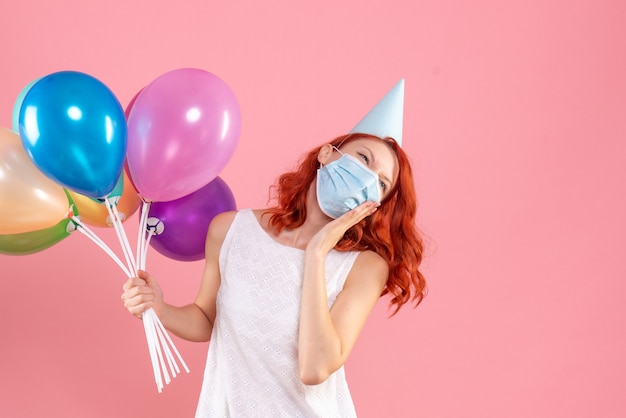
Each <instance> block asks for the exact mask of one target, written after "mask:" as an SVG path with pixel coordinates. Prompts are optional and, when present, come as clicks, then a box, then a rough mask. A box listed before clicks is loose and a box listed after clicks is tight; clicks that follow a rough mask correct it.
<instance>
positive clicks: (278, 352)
mask: <svg viewBox="0 0 626 418" xmlns="http://www.w3.org/2000/svg"><path fill="white" fill-rule="evenodd" d="M357 255H358V253H357V252H339V251H335V250H332V251H331V252H330V253H329V254H328V256H327V258H326V287H327V292H328V303H329V307H330V306H331V305H332V304H333V302H334V301H335V298H336V297H337V294H338V293H339V292H340V291H341V289H342V288H343V285H344V283H345V280H346V277H347V275H348V272H349V271H350V269H351V268H352V265H353V264H354V261H355V259H356V257H357ZM219 265H220V273H221V284H220V288H219V291H218V295H217V315H216V318H215V324H214V327H213V334H212V335H211V342H210V343H209V352H208V356H207V362H206V369H205V372H204V380H203V384H202V390H201V393H200V400H199V403H198V407H197V411H196V417H324V418H330V417H355V416H356V413H355V410H354V404H353V403H352V398H351V396H350V392H349V390H348V384H347V382H346V377H345V372H344V369H343V367H342V368H340V369H339V370H337V371H336V372H335V373H333V374H332V375H331V376H330V377H329V378H328V379H327V380H326V381H325V382H323V383H321V384H319V385H314V386H308V385H304V384H302V382H301V381H300V378H299V373H298V353H297V350H298V320H299V316H300V300H301V295H302V278H303V272H304V251H303V250H300V249H297V248H293V247H288V246H285V245H282V244H280V243H278V242H277V241H275V240H274V239H273V238H272V237H270V236H269V235H268V234H267V233H266V232H265V230H264V229H263V228H262V227H261V225H260V224H259V222H258V220H257V218H256V216H255V215H254V213H253V212H252V211H251V210H250V209H245V210H241V211H240V212H239V213H237V215H236V216H235V219H234V220H233V223H232V225H231V227H230V229H229V231H228V232H227V234H226V237H225V240H224V243H223V245H222V248H221V252H220V256H219Z"/></svg>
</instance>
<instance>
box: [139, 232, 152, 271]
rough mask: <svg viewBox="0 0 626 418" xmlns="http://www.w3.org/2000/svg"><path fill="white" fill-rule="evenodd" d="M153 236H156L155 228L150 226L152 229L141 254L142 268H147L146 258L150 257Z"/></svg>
mask: <svg viewBox="0 0 626 418" xmlns="http://www.w3.org/2000/svg"><path fill="white" fill-rule="evenodd" d="M153 236H154V228H150V231H148V237H147V238H146V240H145V242H144V249H143V253H142V254H141V264H140V267H139V268H140V269H142V270H143V269H145V268H146V259H147V258H148V248H150V240H151V239H152V237H153Z"/></svg>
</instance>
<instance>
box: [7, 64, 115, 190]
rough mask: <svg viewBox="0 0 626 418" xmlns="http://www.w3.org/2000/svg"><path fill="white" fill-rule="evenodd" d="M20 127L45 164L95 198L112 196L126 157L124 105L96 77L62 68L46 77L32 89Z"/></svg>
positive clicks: (45, 169)
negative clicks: (110, 194)
mask: <svg viewBox="0 0 626 418" xmlns="http://www.w3.org/2000/svg"><path fill="white" fill-rule="evenodd" d="M19 131H20V136H21V138H22V144H23V145H24V148H25V149H26V152H27V154H28V155H29V157H30V158H31V160H32V161H33V163H34V164H35V165H36V166H37V168H39V170H40V171H41V172H42V173H43V174H45V175H46V176H47V177H49V178H50V179H52V180H54V181H56V182H57V183H59V184H60V185H62V186H63V187H65V188H68V189H70V190H73V191H75V192H77V193H80V194H82V195H85V196H88V197H91V198H102V197H105V196H107V195H108V194H109V193H110V192H111V191H112V190H113V189H114V188H115V186H116V184H117V181H118V179H119V178H120V175H121V172H122V169H123V165H124V159H125V157H126V145H127V134H126V132H127V127H126V118H125V116H124V109H123V108H122V105H121V104H120V102H119V101H118V100H117V98H116V97H115V95H114V94H113V93H112V92H111V90H110V89H109V88H108V87H107V86H105V85H104V84H103V83H102V82H100V81H99V80H97V79H96V78H94V77H92V76H90V75H88V74H84V73H80V72H76V71H61V72H57V73H53V74H50V75H47V76H45V77H42V78H41V79H40V80H39V81H37V82H36V83H35V84H34V85H33V86H32V87H30V89H29V90H28V92H27V93H26V95H25V96H24V100H23V102H22V106H21V108H20V113H19Z"/></svg>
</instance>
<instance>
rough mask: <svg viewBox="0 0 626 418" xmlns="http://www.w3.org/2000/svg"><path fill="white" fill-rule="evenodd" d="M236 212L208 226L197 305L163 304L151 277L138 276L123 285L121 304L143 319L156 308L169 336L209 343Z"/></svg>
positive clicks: (226, 214) (159, 290)
mask: <svg viewBox="0 0 626 418" xmlns="http://www.w3.org/2000/svg"><path fill="white" fill-rule="evenodd" d="M234 216H235V212H227V213H222V214H219V215H217V216H215V217H214V218H213V220H212V222H211V225H210V226H209V230H208V232H207V238H206V244H205V265H204V273H203V276H202V282H201V283H200V289H199V290H198V294H197V296H196V299H195V301H194V303H191V304H189V305H185V306H181V307H177V306H173V305H170V304H167V303H165V302H164V301H163V293H162V291H161V289H160V287H159V285H158V283H157V282H156V280H154V278H153V277H152V276H150V275H149V274H148V273H146V272H141V271H140V272H139V274H138V277H134V278H131V279H129V280H128V281H127V282H126V283H125V284H124V293H123V294H122V300H123V301H124V306H126V308H127V309H128V311H129V312H130V313H131V314H133V315H135V316H137V317H139V318H141V315H142V314H143V312H144V311H145V310H146V309H148V308H154V310H155V312H156V313H157V315H158V317H159V319H160V320H161V322H162V323H163V325H164V326H165V328H167V329H168V330H169V331H170V332H172V333H173V334H175V335H177V336H178V337H180V338H183V339H186V340H189V341H208V340H209V339H210V338H211V332H212V331H213V322H214V321H215V312H216V310H215V301H216V298H217V291H218V289H219V286H220V273H219V253H220V248H221V246H222V243H223V242H224V237H225V236H226V232H227V231H228V228H229V227H230V224H231V223H232V220H233V219H234Z"/></svg>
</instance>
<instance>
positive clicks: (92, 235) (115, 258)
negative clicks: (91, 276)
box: [70, 216, 132, 277]
mask: <svg viewBox="0 0 626 418" xmlns="http://www.w3.org/2000/svg"><path fill="white" fill-rule="evenodd" d="M70 219H71V220H72V221H73V222H74V223H75V224H76V226H78V228H77V229H78V231H80V232H81V233H82V234H83V235H85V236H86V237H87V238H89V239H90V240H92V241H93V242H94V243H95V244H96V245H98V246H99V247H100V248H102V249H103V250H104V252H105V253H107V254H108V255H109V256H110V257H111V258H112V259H113V261H115V262H116V263H117V265H118V266H119V267H120V268H121V269H122V270H123V271H124V273H125V274H126V276H128V277H132V275H131V273H130V270H128V268H127V267H126V266H124V263H122V260H120V259H119V257H118V256H117V255H116V254H115V253H114V252H113V250H111V248H110V247H109V246H108V245H106V243H105V242H104V241H102V239H101V238H100V237H98V236H97V235H96V234H95V233H94V232H93V231H92V230H91V229H89V227H88V226H87V225H85V224H84V223H83V222H82V221H81V220H80V218H78V217H76V216H72V217H71V218H70Z"/></svg>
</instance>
